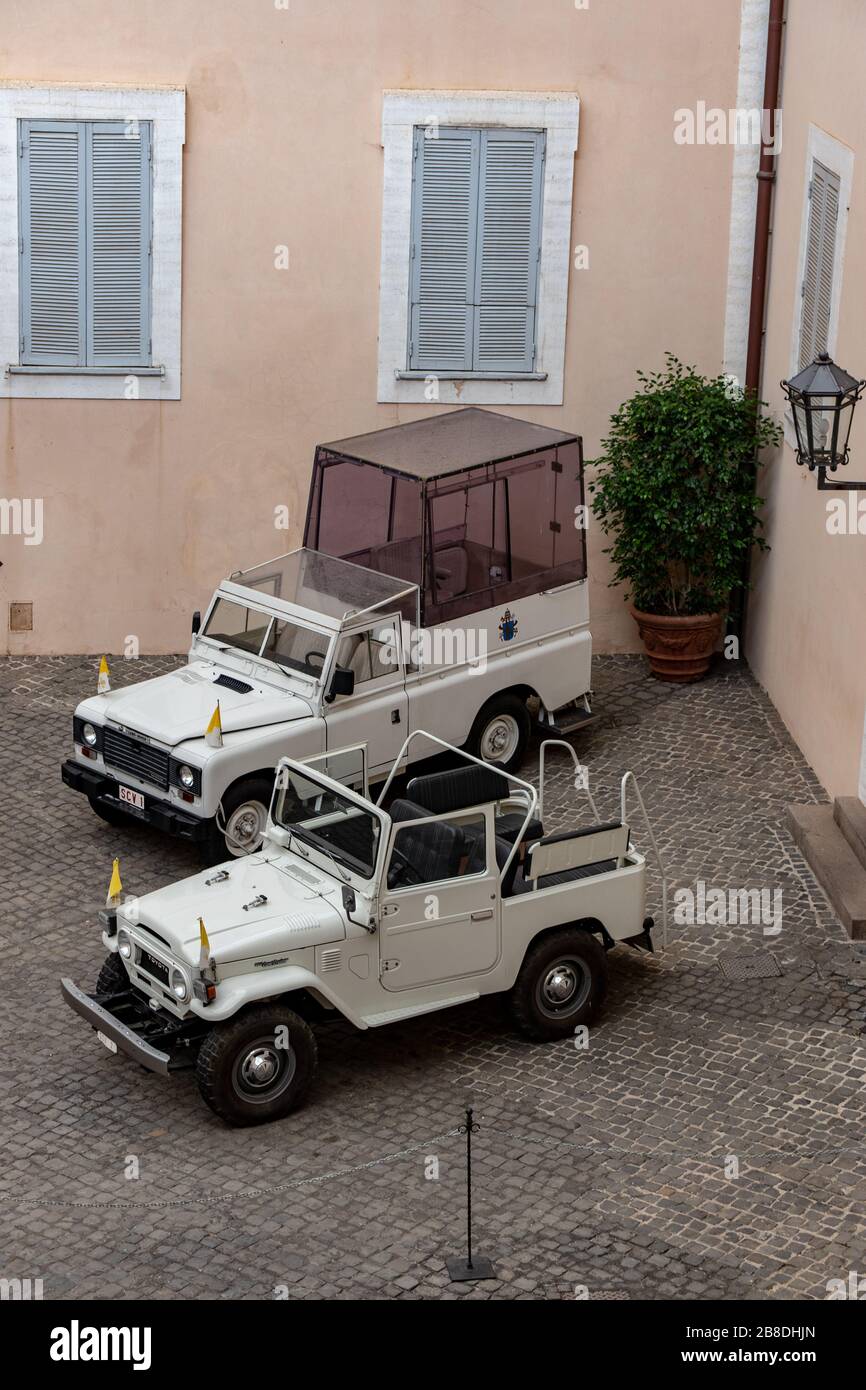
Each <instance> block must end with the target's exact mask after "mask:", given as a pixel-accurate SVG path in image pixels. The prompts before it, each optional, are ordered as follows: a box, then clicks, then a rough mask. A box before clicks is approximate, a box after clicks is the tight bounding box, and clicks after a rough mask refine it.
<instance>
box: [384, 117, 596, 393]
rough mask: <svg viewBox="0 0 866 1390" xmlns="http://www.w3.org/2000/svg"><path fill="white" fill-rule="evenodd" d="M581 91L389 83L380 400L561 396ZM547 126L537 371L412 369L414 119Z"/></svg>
mask: <svg viewBox="0 0 866 1390" xmlns="http://www.w3.org/2000/svg"><path fill="white" fill-rule="evenodd" d="M579 118H580V100H579V98H578V96H577V95H576V93H574V92H469V91H457V92H441V91H399V90H398V91H386V92H385V93H384V94H383V103H382V146H383V149H384V154H385V166H384V187H383V194H382V259H381V270H380V278H379V361H378V388H377V400H379V401H383V402H400V403H404V404H419V405H423V404H443V405H562V401H563V385H564V379H565V328H566V314H567V308H568V287H569V280H570V273H571V224H572V188H573V184H574V156H575V153H576V151H577V139H578V126H579ZM432 121H437V122H438V123H439V125H442V126H496V127H500V128H502V127H505V128H508V127H511V128H515V129H518V130H544V131H545V132H546V136H547V141H546V157H545V166H544V186H543V190H542V210H541V261H540V264H539V269H538V302H537V309H536V357H535V368H534V373H533V378H531V379H529V378H527V377H525V376H522V377H520V376H517V377H513V378H503V379H492V378H483V379H478V378H473V377H467V378H460V379H454V378H451V377H444V376H442V377H436V376H435V373H433V372H428V373H425V374H424V375H423V376H421V377H418V376H417V375H416V376H408V375H406V370H407V362H408V355H407V354H408V342H409V270H410V255H411V249H412V246H411V232H412V140H413V131H414V129H415V127H416V126H426V125H428V124H429V123H430V122H432Z"/></svg>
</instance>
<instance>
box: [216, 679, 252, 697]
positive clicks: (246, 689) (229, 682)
mask: <svg viewBox="0 0 866 1390" xmlns="http://www.w3.org/2000/svg"><path fill="white" fill-rule="evenodd" d="M214 685H225V686H227V687H228V689H229V690H234V691H236V692H237V694H238V695H249V693H250V691H251V690H252V686H251V685H248V684H247V682H246V681H239V680H238V678H237V676H225V675H221V676H217V678H216V680H215V681H214Z"/></svg>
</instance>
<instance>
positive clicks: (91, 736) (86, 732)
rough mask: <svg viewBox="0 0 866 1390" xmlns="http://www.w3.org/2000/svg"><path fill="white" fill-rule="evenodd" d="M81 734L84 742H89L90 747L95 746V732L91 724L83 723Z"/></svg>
mask: <svg viewBox="0 0 866 1390" xmlns="http://www.w3.org/2000/svg"><path fill="white" fill-rule="evenodd" d="M81 736H82V738H83V739H84V742H85V743H89V744H90V747H91V748H95V747H96V740H97V737H98V735H97V732H96V730H95V729H94V727H93V725H92V724H85V725H84V727H83V728H82V730H81Z"/></svg>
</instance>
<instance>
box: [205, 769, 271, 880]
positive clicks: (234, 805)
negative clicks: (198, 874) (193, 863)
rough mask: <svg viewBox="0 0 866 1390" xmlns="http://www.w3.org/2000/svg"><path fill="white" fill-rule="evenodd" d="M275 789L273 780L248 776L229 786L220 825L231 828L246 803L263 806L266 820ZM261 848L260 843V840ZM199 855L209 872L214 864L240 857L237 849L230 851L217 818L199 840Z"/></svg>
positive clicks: (223, 803) (220, 816)
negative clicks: (235, 816) (234, 818)
mask: <svg viewBox="0 0 866 1390" xmlns="http://www.w3.org/2000/svg"><path fill="white" fill-rule="evenodd" d="M273 790H274V784H273V781H269V780H268V779H267V778H266V777H248V778H247V779H246V780H245V781H243V782H238V783H237V784H236V785H235V786H233V787H229V789H228V791H227V792H226V794H225V796H224V797H223V798H222V810H221V811H220V813H219V821H220V824H221V825H224V826H229V825H230V823H231V818H232V816H233V815H234V813H235V812H236V811H237V810H238V809H239V808H240V807H241V806H243V805H244V804H245V803H257V804H259V805H261V806H263V807H264V812H265V820H266V819H267V811H268V807H269V806H270V804H271V795H272V794H273ZM260 845H261V841H259V846H260ZM252 852H253V851H252V850H249V851H245V853H252ZM199 855H200V857H201V862H202V864H203V865H204V867H205V868H206V869H209V868H211V866H212V865H214V864H224V863H226V862H227V861H228V860H229V859H234V858H238V857H240V856H239V854H238V852H237V846H235V848H234V849H230V848H229V845H228V842H227V839H226V836H225V835H224V833H223V831H222V830H221V829H220V828H219V825H217V821H216V819H214V820H212V821H210V822H209V823H208V833H207V835H206V836H205V838H204V839H203V840H201V841H199Z"/></svg>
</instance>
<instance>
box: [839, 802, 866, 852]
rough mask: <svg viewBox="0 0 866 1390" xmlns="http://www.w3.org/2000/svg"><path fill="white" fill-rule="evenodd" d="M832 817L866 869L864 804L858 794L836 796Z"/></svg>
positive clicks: (865, 810) (865, 815) (865, 813)
mask: <svg viewBox="0 0 866 1390" xmlns="http://www.w3.org/2000/svg"><path fill="white" fill-rule="evenodd" d="M833 818H834V820H835V822H836V824H837V825H838V827H839V829H840V830H841V831H842V834H843V835H844V836H845V839H846V840H847V841H848V843H849V845H850V846H851V848H852V849H853V851H854V853H855V854H856V856H857V858H858V859H859V860H860V863H861V864H862V865H863V867H864V869H866V806H864V805H863V802H862V801H861V800H860V798H859V797H858V796H837V797H836V801H835V804H834V806H833Z"/></svg>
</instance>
